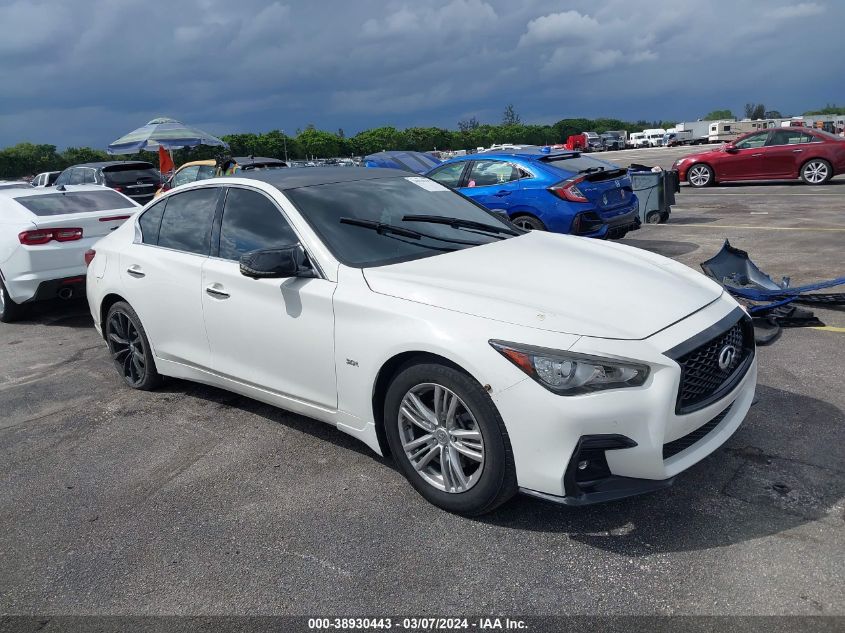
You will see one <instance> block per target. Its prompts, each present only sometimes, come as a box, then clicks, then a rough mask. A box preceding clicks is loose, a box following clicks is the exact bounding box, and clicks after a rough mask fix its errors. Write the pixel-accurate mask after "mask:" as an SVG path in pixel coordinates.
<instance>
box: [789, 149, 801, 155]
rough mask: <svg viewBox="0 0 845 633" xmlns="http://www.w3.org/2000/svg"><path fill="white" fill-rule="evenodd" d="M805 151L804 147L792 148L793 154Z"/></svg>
mask: <svg viewBox="0 0 845 633" xmlns="http://www.w3.org/2000/svg"><path fill="white" fill-rule="evenodd" d="M803 151H804V150H803V149H794V150H792V153H793V154H800V153H801V152H803Z"/></svg>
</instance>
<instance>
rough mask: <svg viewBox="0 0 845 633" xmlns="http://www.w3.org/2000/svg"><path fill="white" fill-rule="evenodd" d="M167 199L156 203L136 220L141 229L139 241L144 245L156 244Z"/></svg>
mask: <svg viewBox="0 0 845 633" xmlns="http://www.w3.org/2000/svg"><path fill="white" fill-rule="evenodd" d="M167 200H168V198H165V199H164V200H162V201H161V202H157V203H156V204H154V205H153V206H151V207H150V208H149V209H147V210H146V211H144V213H143V214H142V215H141V217H140V218H138V225H139V226H140V227H141V241H142V242H143V243H144V244H152V245H154V246H155V245H157V244H158V231H159V229H160V228H161V217H162V215H164V207H165V205H166V204H167Z"/></svg>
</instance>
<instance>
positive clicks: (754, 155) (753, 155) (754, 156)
mask: <svg viewBox="0 0 845 633" xmlns="http://www.w3.org/2000/svg"><path fill="white" fill-rule="evenodd" d="M757 156H762V154H751V158H756V157H757Z"/></svg>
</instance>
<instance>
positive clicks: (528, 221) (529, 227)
mask: <svg viewBox="0 0 845 633" xmlns="http://www.w3.org/2000/svg"><path fill="white" fill-rule="evenodd" d="M511 223H512V224H513V225H514V226H516V227H517V228H520V229H522V230H523V231H545V230H546V225H545V224H543V223H542V222H541V221H540V220H538V219H537V218H535V217H534V216H533V215H518V216H516V217H515V218H514V219H513V220H511Z"/></svg>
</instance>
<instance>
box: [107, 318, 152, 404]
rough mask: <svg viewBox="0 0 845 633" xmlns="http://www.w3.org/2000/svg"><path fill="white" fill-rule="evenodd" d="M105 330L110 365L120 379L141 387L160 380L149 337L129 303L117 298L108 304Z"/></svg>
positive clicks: (148, 388)
mask: <svg viewBox="0 0 845 633" xmlns="http://www.w3.org/2000/svg"><path fill="white" fill-rule="evenodd" d="M105 334H106V342H107V343H108V346H109V352H111V355H112V360H113V361H114V366H115V368H116V369H117V371H118V373H119V374H120V376H121V377H122V378H123V382H125V383H126V384H127V385H129V386H130V387H132V388H133V389H140V390H142V391H151V390H153V389H155V388H156V387H158V386H159V385H160V384H161V376H160V375H159V373H158V371H157V370H156V365H155V359H154V358H153V351H152V347H150V341H149V339H148V338H147V333H146V331H145V330H144V326H143V325H141V319H139V318H138V314H137V313H136V312H135V310H133V309H132V306H130V305H129V304H128V303H126V302H125V301H118V302H117V303H115V304H114V305H113V306H112V307H111V308H109V312H108V315H107V316H106V324H105Z"/></svg>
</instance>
